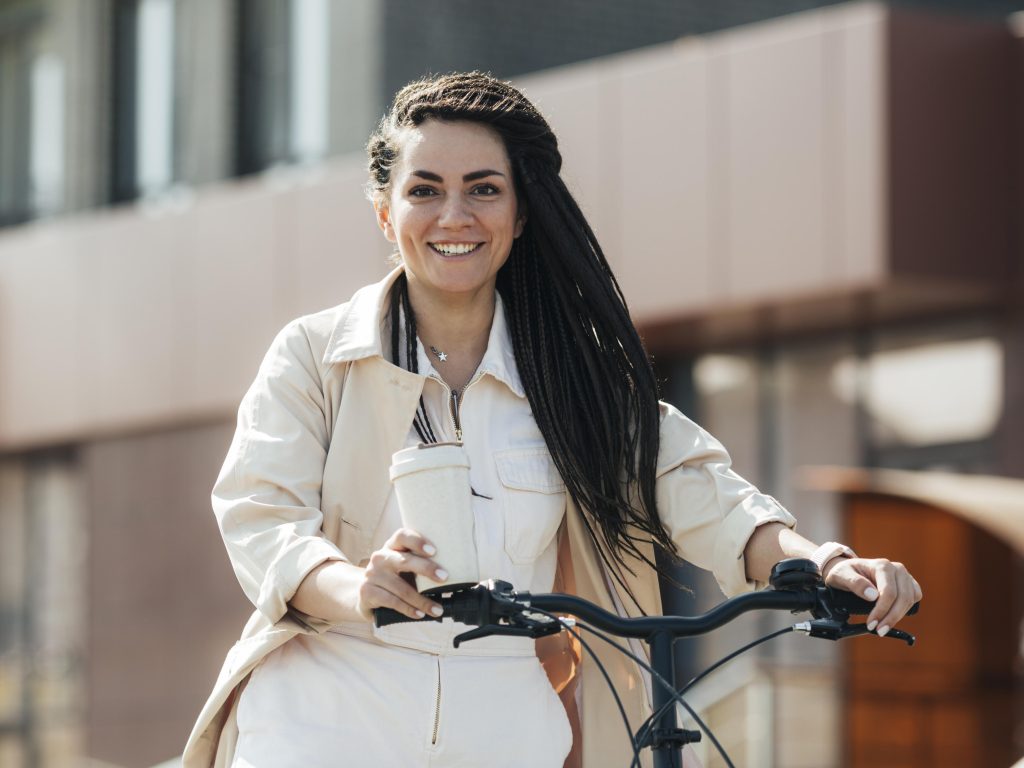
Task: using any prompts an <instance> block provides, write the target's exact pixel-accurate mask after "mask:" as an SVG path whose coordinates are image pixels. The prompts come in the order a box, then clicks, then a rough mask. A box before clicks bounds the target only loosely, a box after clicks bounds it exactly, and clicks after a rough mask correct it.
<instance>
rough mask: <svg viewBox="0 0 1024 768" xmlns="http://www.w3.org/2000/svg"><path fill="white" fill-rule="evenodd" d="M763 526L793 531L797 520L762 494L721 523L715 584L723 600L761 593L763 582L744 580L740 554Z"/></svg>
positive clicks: (744, 566) (745, 566) (717, 542)
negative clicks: (785, 528)
mask: <svg viewBox="0 0 1024 768" xmlns="http://www.w3.org/2000/svg"><path fill="white" fill-rule="evenodd" d="M765 523H782V524H783V525H785V526H787V527H789V528H794V527H796V518H795V517H793V516H792V515H791V514H790V513H789V512H787V511H786V509H785V507H783V506H782V505H781V504H779V502H777V501H776V500H775V499H773V498H772V497H771V496H768V495H766V494H763V493H754V494H751V495H750V496H747V497H746V498H745V499H744V500H743V501H741V502H740V503H739V504H737V505H736V506H735V507H733V508H732V509H731V510H730V511H729V514H727V515H726V516H725V519H724V520H723V521H722V525H721V528H720V529H719V531H718V537H717V539H716V540H715V552H714V568H713V572H714V574H715V580H716V581H718V586H719V587H721V589H722V592H724V593H725V596H726V597H732V596H733V595H738V594H741V593H743V592H752V591H753V590H755V589H762V588H763V587H764V586H765V583H764V582H759V581H752V580H748V579H747V564H746V559H745V558H744V557H743V552H744V550H745V549H746V548H747V542H748V541H750V537H751V535H753V533H754V529H755V528H757V527H758V526H759V525H764V524H765Z"/></svg>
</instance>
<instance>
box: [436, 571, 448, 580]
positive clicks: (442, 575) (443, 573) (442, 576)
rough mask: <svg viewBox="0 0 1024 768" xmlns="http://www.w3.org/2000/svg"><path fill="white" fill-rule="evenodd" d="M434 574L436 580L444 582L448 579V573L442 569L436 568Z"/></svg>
mask: <svg viewBox="0 0 1024 768" xmlns="http://www.w3.org/2000/svg"><path fill="white" fill-rule="evenodd" d="M434 573H436V574H437V578H439V579H440V580H441V581H444V580H445V579H447V578H448V571H446V570H445V569H444V568H438V569H437V570H436V571H434Z"/></svg>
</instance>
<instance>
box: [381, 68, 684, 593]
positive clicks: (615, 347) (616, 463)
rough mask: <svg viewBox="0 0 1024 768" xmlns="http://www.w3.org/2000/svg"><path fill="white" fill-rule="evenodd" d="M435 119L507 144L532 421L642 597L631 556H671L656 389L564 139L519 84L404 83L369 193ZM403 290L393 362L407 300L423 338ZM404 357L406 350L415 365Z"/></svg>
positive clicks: (616, 574) (507, 270) (385, 181)
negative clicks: (650, 551)
mask: <svg viewBox="0 0 1024 768" xmlns="http://www.w3.org/2000/svg"><path fill="white" fill-rule="evenodd" d="M428 119H437V120H446V121H471V122H474V123H479V124H483V125H486V126H489V127H490V128H491V129H493V130H494V131H495V132H496V133H497V134H498V135H499V136H500V137H501V139H502V141H503V143H504V145H505V149H506V151H507V152H508V156H509V161H510V165H511V168H512V172H513V184H514V187H515V190H516V195H517V199H518V200H519V204H520V208H521V209H524V210H525V211H526V213H527V217H526V225H525V227H524V229H523V232H522V234H521V235H520V236H519V237H518V238H517V239H516V240H515V241H514V243H513V245H512V250H511V253H510V254H509V258H508V260H507V261H506V263H505V265H504V266H503V267H502V268H501V269H500V270H499V272H498V276H497V289H498V290H499V291H500V292H501V296H502V299H503V302H504V306H505V313H506V316H507V318H508V324H509V331H510V335H511V338H512V348H513V351H514V354H515V360H516V365H517V367H518V369H519V374H520V377H521V378H522V381H523V387H524V389H525V390H526V396H527V398H528V400H529V403H530V407H531V408H532V410H533V415H534V418H535V419H536V422H537V426H538V427H539V428H540V431H541V434H542V435H543V436H544V440H545V442H546V444H547V447H548V450H550V452H551V458H552V460H553V461H554V463H555V466H556V467H557V469H558V472H559V474H560V475H561V476H562V479H563V480H564V481H565V485H566V488H567V490H568V492H569V493H570V494H571V496H572V498H573V499H574V501H575V502H576V503H577V504H578V505H579V506H580V507H581V509H582V510H583V521H584V524H585V526H586V529H587V531H588V533H589V534H590V536H591V538H593V540H594V542H595V544H596V545H597V546H596V548H597V551H598V552H599V553H600V555H601V557H602V558H603V560H604V562H605V564H606V566H608V568H609V571H610V573H611V574H612V576H613V578H615V580H616V581H617V582H618V583H619V585H620V586H621V587H623V588H624V589H625V591H626V593H627V594H629V596H630V597H631V598H632V599H633V602H634V604H636V598H635V596H634V595H633V594H632V592H631V590H629V588H628V587H627V586H626V584H625V582H624V580H623V577H622V573H621V570H620V567H621V568H625V569H626V570H628V571H629V572H630V573H635V572H634V571H633V569H632V568H631V567H630V566H629V565H628V563H627V562H626V560H625V558H624V555H625V554H629V555H631V556H632V557H633V558H636V559H639V560H641V561H643V562H644V563H646V564H647V565H648V566H650V567H653V568H655V569H657V570H659V571H660V570H662V569H660V568H659V567H658V565H657V564H656V563H655V562H653V561H652V560H651V559H650V558H648V557H647V556H646V555H645V554H644V553H643V552H642V551H641V550H640V549H639V548H638V547H637V545H636V542H637V541H653V542H654V543H655V544H656V545H659V546H660V547H662V548H663V549H664V550H665V552H666V553H667V554H669V555H670V556H671V557H675V556H676V554H677V550H676V546H675V543H674V542H673V541H672V540H671V538H670V537H669V536H668V534H667V532H666V530H665V528H664V526H663V525H662V524H661V521H660V520H659V518H658V513H657V504H656V501H655V468H656V465H657V460H658V427H659V414H658V387H657V382H656V380H655V377H654V372H653V370H652V368H651V363H650V360H649V359H648V357H647V353H646V352H645V350H644V348H643V345H642V343H641V341H640V337H639V335H638V334H637V332H636V329H635V328H634V326H633V323H632V320H631V319H630V316H629V311H628V309H627V307H626V301H625V298H624V297H623V295H622V291H621V289H620V288H619V285H618V282H617V281H616V280H615V276H614V275H613V274H612V270H611V268H610V267H609V265H608V261H607V259H606V258H605V256H604V253H603V252H602V250H601V246H600V245H599V244H598V242H597V238H596V237H595V236H594V232H593V230H592V229H591V228H590V225H589V224H588V223H587V220H586V219H585V218H584V216H583V213H582V212H581V211H580V208H579V206H578V205H577V204H576V201H575V200H574V199H573V197H572V194H571V193H570V192H569V190H568V189H567V188H566V186H565V184H564V183H563V181H562V178H561V176H560V175H559V171H560V169H561V165H562V156H561V154H560V153H559V150H558V141H557V139H556V138H555V135H554V133H552V131H551V128H550V127H549V126H548V124H547V121H545V119H544V117H543V116H542V115H541V114H540V112H539V111H538V110H537V108H536V107H534V105H533V104H532V103H530V101H529V100H528V99H527V98H526V97H525V96H524V95H523V94H522V93H521V92H520V91H518V90H517V89H515V88H514V87H512V86H511V85H510V84H508V83H505V82H502V81H500V80H498V79H496V78H494V77H492V76H490V75H488V74H484V73H480V72H469V73H457V74H449V75H441V76H434V77H428V78H425V79H422V80H419V81H416V82H413V83H410V84H409V85H407V86H405V87H404V88H403V89H402V90H400V91H399V92H398V94H397V95H396V96H395V100H394V104H393V105H392V107H391V109H390V111H389V112H388V113H387V114H386V115H385V116H384V118H383V120H382V121H381V123H380V125H379V127H378V129H377V131H376V132H375V133H374V134H373V135H372V136H371V137H370V141H369V144H368V145H367V153H368V155H369V170H370V180H369V184H368V192H369V195H370V196H371V198H372V199H373V200H375V201H376V202H377V203H384V202H385V201H386V200H387V197H388V194H389V192H390V184H391V171H392V169H393V168H394V166H395V163H396V162H397V161H398V156H399V151H400V145H401V136H400V134H401V131H402V129H403V128H408V127H413V126H418V125H420V124H422V123H423V122H424V121H425V120H428ZM407 290H408V289H407V286H406V284H405V282H404V280H402V279H401V278H400V282H399V284H397V285H396V287H395V292H394V293H395V295H393V297H392V319H391V320H392V329H393V330H392V334H393V338H392V346H393V347H394V350H393V352H394V354H395V358H394V359H395V360H396V362H397V360H398V356H397V354H398V337H397V330H396V329H397V326H398V317H397V312H398V309H399V306H401V309H402V311H403V312H404V313H405V319H406V330H407V335H408V337H409V339H411V341H409V342H408V343H409V344H415V330H414V328H415V320H414V318H413V317H412V315H411V307H410V305H409V303H408V300H407V298H406V296H407ZM409 352H411V349H410V350H407V357H406V359H407V360H411V361H414V360H415V355H414V354H409ZM413 364H414V363H413ZM602 544H603V546H602ZM665 575H666V576H669V574H665ZM637 607H638V608H639V607H640V606H639V605H638V604H637ZM641 610H642V609H641Z"/></svg>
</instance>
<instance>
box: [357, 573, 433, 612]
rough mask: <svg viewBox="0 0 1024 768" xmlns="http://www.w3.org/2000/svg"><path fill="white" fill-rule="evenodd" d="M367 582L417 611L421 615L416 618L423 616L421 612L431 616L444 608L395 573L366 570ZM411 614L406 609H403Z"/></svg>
mask: <svg viewBox="0 0 1024 768" xmlns="http://www.w3.org/2000/svg"><path fill="white" fill-rule="evenodd" d="M367 580H368V583H370V584H372V585H374V586H377V587H380V588H381V589H383V590H385V591H386V592H388V593H390V594H391V595H393V596H394V597H395V598H397V599H398V600H400V601H401V602H402V603H403V604H404V605H405V606H406V609H412V610H415V611H419V612H420V614H421V615H419V616H416V618H423V616H422V614H425V613H429V614H430V615H431V616H440V615H441V614H442V613H443V612H444V609H443V608H442V607H441V606H440V605H438V604H437V603H435V602H434V601H433V600H431V599H430V598H429V597H426V596H425V595H421V594H420V593H419V592H417V591H416V587H415V586H413V585H412V584H410V583H409V582H408V581H406V580H405V579H403V578H402V577H401V576H400V575H398V574H397V573H393V572H389V571H384V570H378V571H376V572H374V573H370V572H367ZM403 612H404V613H405V614H406V615H409V616H411V615H412V614H410V613H409V612H408V610H405V611H403Z"/></svg>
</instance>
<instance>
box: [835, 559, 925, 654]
mask: <svg viewBox="0 0 1024 768" xmlns="http://www.w3.org/2000/svg"><path fill="white" fill-rule="evenodd" d="M823 577H824V580H825V584H826V585H828V586H830V587H835V588H836V589H845V590H847V591H849V592H853V593H854V594H856V595H860V596H861V597H862V598H864V599H865V600H870V601H873V602H874V603H875V607H874V609H873V610H872V611H871V613H869V614H868V620H867V625H868V629H869V630H874V629H875V627H878V634H879V635H881V636H883V637H884V636H885V634H886V633H887V632H888V631H889V630H890V629H892V628H893V627H894V626H896V622H898V621H899V620H900V619H902V618H903V617H904V616H906V614H907V611H909V610H910V607H911V606H912V605H913V604H914V603H916V602H917V601H918V600H920V599H921V597H922V594H923V593H922V592H921V585H920V584H918V583H917V579H915V578H914V577H913V576H911V575H910V571H908V570H907V568H906V566H905V565H903V563H894V562H892V561H891V560H886V559H885V558H866V557H836V558H833V559H832V560H830V561H829V562H827V563H825V568H824V573H823Z"/></svg>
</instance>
